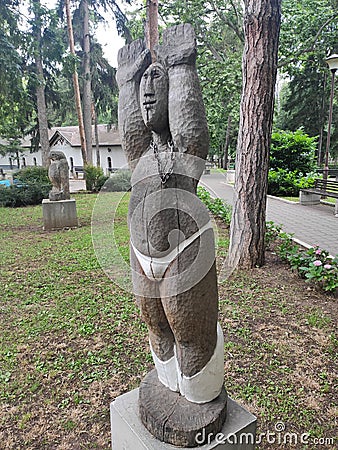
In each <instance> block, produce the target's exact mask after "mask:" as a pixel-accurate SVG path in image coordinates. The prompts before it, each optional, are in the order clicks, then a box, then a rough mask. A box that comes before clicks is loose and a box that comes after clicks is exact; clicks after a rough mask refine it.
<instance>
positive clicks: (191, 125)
mask: <svg viewBox="0 0 338 450" xmlns="http://www.w3.org/2000/svg"><path fill="white" fill-rule="evenodd" d="M156 53H157V57H158V60H159V62H161V63H162V64H163V65H164V66H165V67H166V68H167V70H168V77H169V98H168V110H169V125H170V132H171V136H172V140H173V142H174V145H175V147H176V148H178V149H179V151H181V152H186V153H189V154H191V155H194V156H198V157H200V158H203V159H205V158H206V156H207V153H208V148H209V134H208V126H207V120H206V116H205V109H204V105H203V99H202V93H201V89H200V84H199V80H198V76H197V70H196V64H195V62H196V39H195V32H194V29H193V27H192V26H191V25H190V24H181V25H177V26H174V27H171V28H168V29H167V30H165V31H164V32H163V44H162V45H160V46H158V47H157V49H156Z"/></svg>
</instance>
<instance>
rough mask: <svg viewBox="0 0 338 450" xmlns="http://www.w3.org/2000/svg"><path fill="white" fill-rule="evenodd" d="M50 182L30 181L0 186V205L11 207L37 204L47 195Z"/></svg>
mask: <svg viewBox="0 0 338 450" xmlns="http://www.w3.org/2000/svg"><path fill="white" fill-rule="evenodd" d="M50 189H51V185H50V184H40V183H35V182H31V183H28V184H25V185H20V184H19V185H12V186H9V187H2V186H0V206H9V207H11V208H14V207H18V206H28V205H38V204H40V203H41V202H42V200H43V199H44V198H47V197H48V193H49V191H50Z"/></svg>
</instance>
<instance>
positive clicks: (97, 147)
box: [92, 103, 101, 167]
mask: <svg viewBox="0 0 338 450" xmlns="http://www.w3.org/2000/svg"><path fill="white" fill-rule="evenodd" d="M92 110H93V116H94V136H95V150H96V167H101V157H100V141H99V124H98V121H97V114H96V110H95V105H94V103H93V104H92Z"/></svg>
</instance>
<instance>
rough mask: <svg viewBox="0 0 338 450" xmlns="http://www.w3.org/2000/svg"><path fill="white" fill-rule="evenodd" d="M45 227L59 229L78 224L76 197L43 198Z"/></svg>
mask: <svg viewBox="0 0 338 450" xmlns="http://www.w3.org/2000/svg"><path fill="white" fill-rule="evenodd" d="M42 215H43V229H44V230H46V231H48V230H59V229H62V228H73V227H77V226H78V220H77V213H76V202H75V199H73V198H71V199H70V200H58V201H51V200H48V199H44V200H42Z"/></svg>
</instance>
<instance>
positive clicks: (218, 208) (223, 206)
mask: <svg viewBox="0 0 338 450" xmlns="http://www.w3.org/2000/svg"><path fill="white" fill-rule="evenodd" d="M197 195H198V197H199V199H200V200H202V202H203V203H204V204H205V206H206V207H207V208H208V209H209V211H210V212H211V213H212V214H213V215H214V216H216V217H219V218H220V219H222V220H223V221H224V222H225V223H226V224H227V225H230V222H231V211H232V209H231V206H229V205H228V204H227V203H226V202H225V201H224V200H222V199H220V198H212V197H211V195H210V193H209V192H208V191H207V190H206V189H205V188H204V187H202V186H198V188H197Z"/></svg>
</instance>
